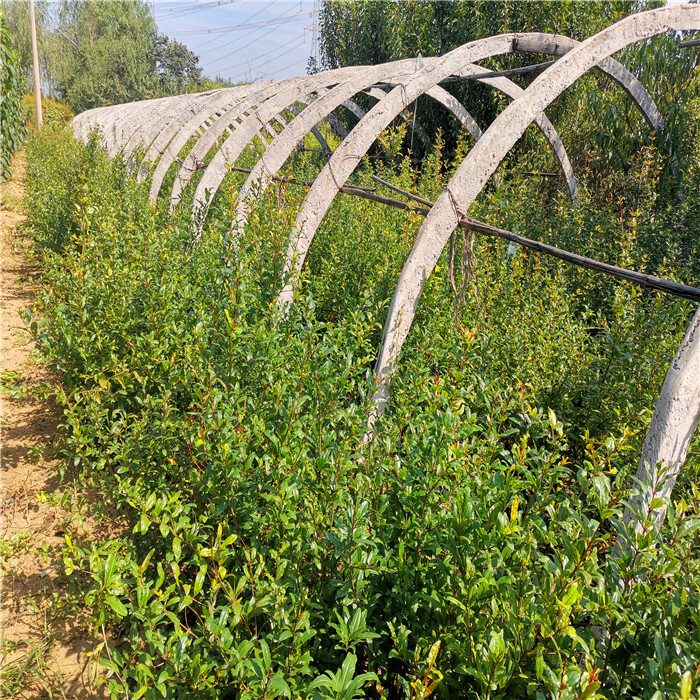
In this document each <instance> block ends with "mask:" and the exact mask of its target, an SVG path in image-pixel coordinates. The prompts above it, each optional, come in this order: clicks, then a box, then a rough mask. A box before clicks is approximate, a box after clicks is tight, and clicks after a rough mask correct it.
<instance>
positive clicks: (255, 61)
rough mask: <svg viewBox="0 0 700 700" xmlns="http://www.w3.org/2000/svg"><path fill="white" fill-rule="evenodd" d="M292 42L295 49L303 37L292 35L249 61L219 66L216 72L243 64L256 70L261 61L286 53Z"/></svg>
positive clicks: (302, 40) (229, 69)
mask: <svg viewBox="0 0 700 700" xmlns="http://www.w3.org/2000/svg"><path fill="white" fill-rule="evenodd" d="M294 42H296V44H295V45H294V46H293V47H292V48H294V49H295V48H297V47H298V46H302V45H303V43H304V39H303V38H301V39H300V38H299V37H294V38H293V39H292V40H291V41H288V42H287V43H286V44H283V45H282V46H278V47H277V48H275V49H273V50H271V51H268V52H267V53H264V54H261V55H260V56H258V57H257V58H255V59H253V60H252V61H250V62H249V61H243V62H242V63H237V64H236V65H234V66H229V67H228V68H220V69H219V70H218V71H217V72H218V73H222V72H227V71H233V70H236V69H238V68H242V67H243V66H247V67H248V70H253V69H255V70H258V69H259V68H260V65H259V64H260V63H261V62H262V63H263V64H264V63H266V62H269V61H272V60H276V59H277V58H281V57H282V56H283V55H284V54H285V53H287V51H286V49H287V47H288V46H289V45H290V44H293V43H294ZM280 51H281V53H280V54H279V56H275V59H273V58H272V55H275V54H277V53H279V52H280ZM263 59H264V60H263Z"/></svg>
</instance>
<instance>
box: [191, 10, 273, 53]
mask: <svg viewBox="0 0 700 700" xmlns="http://www.w3.org/2000/svg"><path fill="white" fill-rule="evenodd" d="M274 4H275V3H274V0H271V1H270V2H268V3H267V5H264V6H263V7H262V8H261V9H260V10H258V11H257V12H256V13H255V14H253V15H251V16H250V17H248V21H249V22H250V20H252V19H254V18H255V17H257V16H258V15H260V14H262V13H263V12H267V10H269V9H270V8H271V7H272V6H273V5H274ZM285 16H286V15H282V17H285ZM231 31H233V30H229V31H227V32H224V34H223V35H222V36H220V37H218V38H217V39H215V40H214V41H213V42H208V41H206V40H205V41H204V42H202V44H199V45H198V46H196V47H195V48H194V49H193V50H194V51H197V52H199V51H200V48H201V47H202V46H204V45H205V44H206V45H207V48H206V49H204V50H203V51H201V52H200V55H202V54H205V53H209V52H210V51H211V50H212V49H214V48H220V44H218V43H217V42H218V41H219V40H220V39H222V38H223V37H225V36H227V35H228V34H230V33H231ZM254 33H255V30H253V31H252V32H250V33H248V34H246V35H245V36H243V37H241V38H240V41H244V40H246V39H247V38H248V37H249V36H250V35H251V34H254ZM268 33H269V32H266V33H265V34H264V35H263V36H267V34H268Z"/></svg>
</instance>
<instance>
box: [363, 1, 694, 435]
mask: <svg viewBox="0 0 700 700" xmlns="http://www.w3.org/2000/svg"><path fill="white" fill-rule="evenodd" d="M693 29H700V6H697V5H675V6H671V7H664V8H661V9H658V10H650V11H648V12H643V13H640V14H637V15H631V16H629V17H626V18H625V19H623V20H621V21H620V22H617V23H616V24H614V25H612V26H610V27H608V28H607V29H604V30H603V31H601V32H600V33H598V34H596V35H595V36H593V37H590V38H589V39H587V40H586V41H584V42H582V43H581V44H579V45H578V46H576V47H574V48H573V49H571V51H570V52H569V53H567V54H566V55H565V56H563V57H562V58H561V59H560V60H559V61H557V62H556V63H555V64H554V65H552V66H550V67H549V68H548V69H547V70H546V71H544V72H543V73H542V74H541V75H540V76H539V77H538V78H537V79H536V80H535V81H534V82H533V83H532V85H530V87H528V89H527V90H526V91H525V93H524V94H523V95H521V96H520V97H519V98H518V99H516V100H515V101H514V102H512V103H511V104H510V105H509V106H508V107H507V108H506V109H505V110H504V111H503V112H502V113H501V115H499V117H498V118H497V119H496V120H495V121H494V123H493V124H491V126H490V127H489V128H488V129H487V130H486V132H485V133H484V135H483V136H482V138H481V139H479V141H478V142H477V143H476V145H475V146H474V148H473V149H472V150H471V151H470V152H469V154H468V155H467V156H466V158H465V159H464V161H463V162H462V163H461V164H460V166H459V167H458V169H457V171H456V172H455V173H454V175H453V177H452V178H451V180H450V182H449V183H448V185H447V187H446V188H445V189H444V190H443V192H442V194H441V195H440V197H439V198H438V199H437V201H436V202H435V205H434V206H433V208H432V209H431V211H430V213H429V214H428V216H427V217H426V219H425V221H424V222H423V225H422V226H421V229H420V231H419V234H418V237H417V239H416V242H415V244H414V246H413V250H412V251H411V254H410V255H409V258H408V260H407V261H406V264H405V265H404V268H403V270H402V272H401V276H400V278H399V282H398V284H397V286H396V290H395V292H394V296H393V298H392V301H391V306H390V308H389V315H388V317H387V320H386V323H385V326H384V332H383V339H382V346H381V349H380V353H379V357H378V360H377V365H376V370H375V372H376V377H377V382H378V384H377V389H376V391H375V393H374V397H373V411H372V414H371V416H370V421H369V430H370V433H371V431H372V429H373V426H374V423H375V421H376V419H377V417H378V416H379V415H380V414H381V413H382V412H383V411H384V410H385V407H386V405H387V403H388V401H389V389H390V381H391V376H392V373H393V370H394V367H395V365H396V361H397V359H398V356H399V354H400V352H401V348H402V347H403V344H404V342H405V340H406V336H407V334H408V331H409V330H410V328H411V325H412V323H413V319H414V317H415V313H416V308H417V305H418V301H419V299H420V296H421V294H422V292H423V289H424V287H425V284H426V282H427V280H428V278H429V277H430V275H431V273H432V271H433V270H434V268H435V265H436V263H437V260H438V258H439V257H440V254H441V253H442V250H443V248H444V247H445V244H446V243H447V241H448V240H449V237H450V235H451V234H452V232H453V231H454V229H455V228H456V226H457V221H458V220H459V218H460V217H461V216H462V215H463V214H464V213H465V212H466V211H467V210H468V209H469V207H470V206H471V204H472V202H473V201H474V200H475V199H476V197H477V196H478V194H479V192H480V191H481V190H482V188H483V187H484V185H485V184H486V181H487V180H488V178H489V177H490V175H491V174H492V173H493V172H494V171H495V169H496V168H497V167H498V164H499V163H500V162H501V160H502V159H503V158H504V157H505V155H506V154H507V153H508V151H509V150H510V149H511V148H512V147H513V145H514V144H515V143H516V141H517V140H518V138H520V137H521V136H522V135H523V134H524V133H525V130H526V129H527V127H528V125H529V124H530V123H531V122H532V121H533V120H534V119H535V118H536V117H537V115H538V114H539V113H540V112H542V110H544V109H545V108H546V107H547V106H548V105H549V104H551V102H552V101H553V100H554V99H556V98H557V97H558V96H559V95H560V94H561V93H562V92H563V91H564V90H565V89H566V88H567V87H569V86H570V85H571V84H572V83H573V82H574V81H575V80H577V79H578V78H580V77H581V76H582V75H584V74H585V73H586V72H587V71H588V70H590V69H591V68H593V67H595V65H596V64H599V63H600V62H601V61H602V60H604V59H605V58H607V57H609V56H610V55H611V54H613V53H615V52H616V51H619V50H621V49H623V48H625V47H626V46H629V45H630V44H632V43H635V42H637V41H642V40H644V39H648V38H651V37H653V36H655V35H657V34H660V33H663V32H666V31H669V30H677V31H687V30H693ZM458 51H460V50H458ZM432 80H433V77H432V76H426V74H425V71H423V72H422V74H418V75H416V76H415V77H414V78H413V79H412V80H411V81H410V83H409V84H408V85H406V86H405V88H404V90H405V91H406V93H407V94H409V95H411V94H413V93H414V92H415V91H416V90H417V89H419V87H420V86H422V85H424V84H425V83H426V82H429V81H432ZM394 92H396V91H394ZM397 101H398V100H397ZM380 108H381V105H378V107H377V108H375V109H376V110H377V111H380ZM368 116H369V115H368ZM380 121H381V120H380ZM695 402H696V404H695V405H696V406H697V403H698V402H700V393H696V395H695Z"/></svg>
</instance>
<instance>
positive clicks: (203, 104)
mask: <svg viewBox="0 0 700 700" xmlns="http://www.w3.org/2000/svg"><path fill="white" fill-rule="evenodd" d="M225 90H226V92H227V93H228V94H229V95H235V94H237V93H239V92H240V88H225ZM220 92H222V91H221V90H214V91H210V92H207V93H201V97H199V96H190V99H189V100H182V101H178V102H173V104H172V106H171V107H170V109H167V110H161V111H156V112H154V113H152V114H150V115H147V118H146V119H145V120H143V126H142V127H141V129H139V130H138V131H136V132H134V134H133V135H132V137H131V139H130V140H129V142H128V143H127V145H126V146H125V147H124V152H125V154H126V155H130V154H131V153H132V152H133V151H134V149H135V148H137V147H139V146H140V147H144V148H146V149H147V154H150V153H151V152H152V151H156V152H160V150H161V149H162V148H164V147H165V145H166V144H167V142H168V141H170V138H168V137H169V136H170V135H171V134H172V132H173V130H175V129H178V128H181V127H182V125H183V124H184V123H187V121H189V120H190V119H192V118H194V117H196V116H197V115H201V114H203V113H205V112H208V111H210V105H211V104H212V103H213V102H216V101H217V99H218V98H219V94H220ZM183 97H184V96H183ZM171 138H172V137H171ZM166 139H167V141H166Z"/></svg>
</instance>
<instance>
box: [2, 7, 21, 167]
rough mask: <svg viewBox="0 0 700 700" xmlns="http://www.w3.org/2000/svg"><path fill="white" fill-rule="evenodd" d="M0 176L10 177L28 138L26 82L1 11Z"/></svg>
mask: <svg viewBox="0 0 700 700" xmlns="http://www.w3.org/2000/svg"><path fill="white" fill-rule="evenodd" d="M0 68H1V69H2V80H1V81H0V171H1V172H0V174H1V175H2V178H3V179H5V178H7V177H8V176H9V173H10V160H11V158H12V155H13V154H14V152H15V151H16V150H17V149H18V148H19V147H20V145H21V144H22V141H23V140H24V137H25V136H26V134H27V128H26V126H25V123H24V122H25V115H24V108H23V106H22V95H23V94H24V78H23V76H22V70H21V64H20V57H19V55H18V54H17V52H16V51H14V50H13V49H12V48H11V46H10V37H9V32H8V30H7V25H6V24H5V17H4V14H3V12H2V11H1V10H0Z"/></svg>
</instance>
